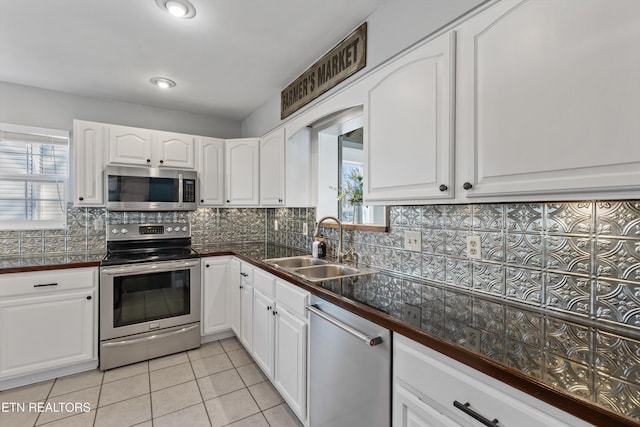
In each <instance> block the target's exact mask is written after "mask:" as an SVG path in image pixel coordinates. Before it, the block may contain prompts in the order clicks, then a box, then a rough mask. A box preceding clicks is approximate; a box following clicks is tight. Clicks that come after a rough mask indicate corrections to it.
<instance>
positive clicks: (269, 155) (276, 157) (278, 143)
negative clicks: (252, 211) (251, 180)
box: [260, 128, 285, 206]
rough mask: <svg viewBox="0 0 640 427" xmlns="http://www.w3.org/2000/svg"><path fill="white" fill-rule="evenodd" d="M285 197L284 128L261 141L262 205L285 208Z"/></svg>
mask: <svg viewBox="0 0 640 427" xmlns="http://www.w3.org/2000/svg"><path fill="white" fill-rule="evenodd" d="M284 195H285V136H284V128H281V129H278V130H276V131H274V132H272V133H270V134H269V135H266V136H265V137H263V138H261V139H260V204H261V205H263V206H283V205H284Z"/></svg>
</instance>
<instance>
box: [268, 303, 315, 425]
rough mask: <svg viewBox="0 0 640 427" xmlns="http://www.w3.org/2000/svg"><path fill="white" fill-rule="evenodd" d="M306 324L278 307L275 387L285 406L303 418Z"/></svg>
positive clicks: (305, 388)
mask: <svg viewBox="0 0 640 427" xmlns="http://www.w3.org/2000/svg"><path fill="white" fill-rule="evenodd" d="M307 330H308V326H307V323H306V322H304V321H303V320H300V319H299V318H297V317H296V316H294V315H292V314H291V313H289V312H288V311H287V310H285V309H283V308H281V307H278V311H277V315H276V348H275V357H276V360H275V374H276V376H275V385H276V387H277V388H278V390H279V391H280V394H281V395H282V397H284V399H285V400H286V401H287V403H288V404H289V407H290V408H291V409H292V410H293V411H294V412H295V413H296V414H297V415H298V416H299V417H300V419H303V420H304V419H305V418H306V411H307V410H306V400H307V386H306V385H307V382H306V380H307Z"/></svg>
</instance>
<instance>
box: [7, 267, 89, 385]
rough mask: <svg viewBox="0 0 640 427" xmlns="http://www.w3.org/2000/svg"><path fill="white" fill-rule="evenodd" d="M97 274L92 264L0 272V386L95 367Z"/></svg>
mask: <svg viewBox="0 0 640 427" xmlns="http://www.w3.org/2000/svg"><path fill="white" fill-rule="evenodd" d="M97 277H98V272H97V269H95V268H79V269H69V270H56V271H55V272H51V271H43V272H33V273H31V272H29V273H13V274H3V275H0V388H3V387H4V386H5V385H6V386H12V385H19V384H20V381H19V380H16V378H19V377H25V376H29V375H35V374H43V373H44V375H43V376H42V377H41V378H42V379H44V378H47V377H52V375H49V376H47V375H46V372H47V371H54V370H56V369H60V368H69V367H73V366H74V365H80V364H84V363H87V362H91V363H93V362H95V365H96V366H97V360H98V352H97V343H98V336H97V309H96V301H97V298H96V292H97ZM87 369H88V368H87ZM12 380H13V382H12Z"/></svg>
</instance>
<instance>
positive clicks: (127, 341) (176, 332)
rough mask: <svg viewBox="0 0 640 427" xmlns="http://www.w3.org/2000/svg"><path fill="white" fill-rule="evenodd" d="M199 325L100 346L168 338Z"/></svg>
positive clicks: (124, 344)
mask: <svg viewBox="0 0 640 427" xmlns="http://www.w3.org/2000/svg"><path fill="white" fill-rule="evenodd" d="M199 327H200V325H199V324H198V325H191V326H187V327H185V328H182V329H178V330H177V331H171V332H165V333H163V334H157V335H151V336H149V337H144V338H134V339H132V340H121V341H116V342H105V343H102V344H101V345H102V347H122V346H126V345H131V344H138V343H143V342H151V341H156V340H159V339H163V338H169V337H172V336H174V335H180V334H184V333H185V332H189V331H193V330H194V329H198V328H199Z"/></svg>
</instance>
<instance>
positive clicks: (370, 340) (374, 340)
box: [307, 304, 382, 347]
mask: <svg viewBox="0 0 640 427" xmlns="http://www.w3.org/2000/svg"><path fill="white" fill-rule="evenodd" d="M307 310H309V311H310V312H312V313H313V314H317V315H318V316H320V317H322V318H323V319H324V320H326V321H327V322H329V323H331V324H332V325H335V326H337V327H338V328H340V329H342V330H343V331H345V332H348V333H350V334H351V335H353V336H355V337H356V338H358V339H360V340H361V341H364V343H365V344H367V345H368V346H371V347H373V346H376V345H378V344H382V337H379V336H378V337H370V336H368V335H366V334H363V333H362V332H360V331H359V330H357V329H354V328H352V327H351V326H349V325H347V324H345V323H343V322H341V321H339V320H338V319H336V318H334V317H331V316H329V315H328V314H327V313H325V312H324V311H322V310H320V307H318V305H317V304H312V305H308V306H307Z"/></svg>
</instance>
